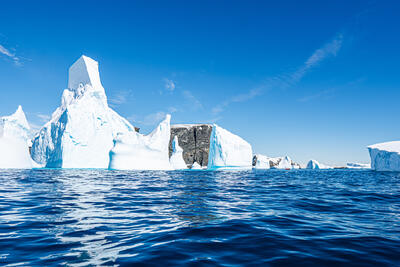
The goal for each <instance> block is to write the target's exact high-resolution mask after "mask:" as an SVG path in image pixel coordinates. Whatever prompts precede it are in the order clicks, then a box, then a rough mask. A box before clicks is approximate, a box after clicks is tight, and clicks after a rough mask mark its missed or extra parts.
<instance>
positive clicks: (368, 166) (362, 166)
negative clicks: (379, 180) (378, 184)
mask: <svg viewBox="0 0 400 267" xmlns="http://www.w3.org/2000/svg"><path fill="white" fill-rule="evenodd" d="M346 167H347V168H348V169H371V164H368V163H350V162H349V163H347V164H346Z"/></svg>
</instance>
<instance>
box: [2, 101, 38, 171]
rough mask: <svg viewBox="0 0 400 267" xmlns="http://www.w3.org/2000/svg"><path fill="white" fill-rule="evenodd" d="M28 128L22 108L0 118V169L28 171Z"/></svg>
mask: <svg viewBox="0 0 400 267" xmlns="http://www.w3.org/2000/svg"><path fill="white" fill-rule="evenodd" d="M29 136H30V127H29V124H28V121H27V120H26V117H25V113H24V111H23V110H22V107H21V106H19V107H18V109H17V111H16V112H15V113H14V114H12V115H11V116H5V117H1V118H0V168H12V169H29V168H32V160H31V157H30V155H29V147H28V142H29Z"/></svg>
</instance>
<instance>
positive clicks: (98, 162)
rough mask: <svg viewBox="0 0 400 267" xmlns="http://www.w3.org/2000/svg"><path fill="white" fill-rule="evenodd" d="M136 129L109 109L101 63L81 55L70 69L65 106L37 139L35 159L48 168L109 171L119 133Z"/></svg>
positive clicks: (54, 115)
mask: <svg viewBox="0 0 400 267" xmlns="http://www.w3.org/2000/svg"><path fill="white" fill-rule="evenodd" d="M133 132H135V129H134V127H133V126H132V125H131V124H130V123H129V122H128V121H127V120H126V119H124V118H122V117H121V116H119V115H118V114H117V113H116V112H115V111H113V110H112V109H111V108H109V106H108V104H107V97H106V94H105V91H104V88H103V86H102V84H101V82H100V75H99V70H98V63H97V62H96V61H94V60H93V59H91V58H89V57H86V56H81V57H80V58H79V59H78V60H77V61H76V62H75V63H74V64H73V65H72V66H71V67H70V68H69V79H68V89H65V90H64V92H63V95H62V99H61V106H60V107H59V108H57V109H56V110H55V111H54V113H53V114H52V117H51V120H50V121H49V122H48V123H46V124H45V125H44V126H43V128H42V129H41V130H40V132H39V133H38V134H37V135H36V136H35V138H34V140H33V145H32V152H31V154H32V158H33V159H34V160H35V161H36V162H37V163H39V164H42V165H44V166H46V167H48V168H107V167H108V165H109V151H110V150H111V148H112V147H113V139H114V138H115V137H116V136H117V134H118V133H126V134H128V133H133Z"/></svg>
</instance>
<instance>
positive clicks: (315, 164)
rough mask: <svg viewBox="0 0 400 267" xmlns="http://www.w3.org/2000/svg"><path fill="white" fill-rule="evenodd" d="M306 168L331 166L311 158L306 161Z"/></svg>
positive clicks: (326, 167)
mask: <svg viewBox="0 0 400 267" xmlns="http://www.w3.org/2000/svg"><path fill="white" fill-rule="evenodd" d="M307 169H312V170H320V169H332V167H329V166H327V165H324V164H322V163H319V162H318V161H316V160H314V159H312V160H310V161H309V162H308V163H307Z"/></svg>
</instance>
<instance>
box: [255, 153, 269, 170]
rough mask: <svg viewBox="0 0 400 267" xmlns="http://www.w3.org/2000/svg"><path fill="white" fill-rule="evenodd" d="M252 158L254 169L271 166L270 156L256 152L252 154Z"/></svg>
mask: <svg viewBox="0 0 400 267" xmlns="http://www.w3.org/2000/svg"><path fill="white" fill-rule="evenodd" d="M253 160H254V161H255V162H254V164H253V165H254V168H255V169H270V168H271V163H270V162H271V158H270V157H267V156H264V155H261V154H257V155H255V156H254V158H253Z"/></svg>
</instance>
